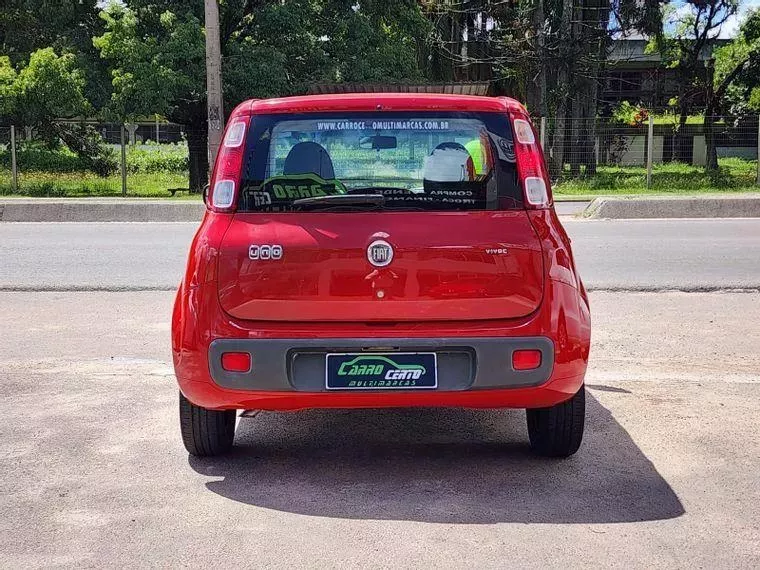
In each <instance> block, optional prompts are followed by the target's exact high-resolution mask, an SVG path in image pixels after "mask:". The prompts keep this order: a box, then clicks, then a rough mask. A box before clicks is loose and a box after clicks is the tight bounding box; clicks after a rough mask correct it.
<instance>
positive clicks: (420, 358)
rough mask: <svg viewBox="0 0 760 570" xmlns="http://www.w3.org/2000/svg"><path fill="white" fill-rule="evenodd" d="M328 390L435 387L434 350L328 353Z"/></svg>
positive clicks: (326, 377)
mask: <svg viewBox="0 0 760 570" xmlns="http://www.w3.org/2000/svg"><path fill="white" fill-rule="evenodd" d="M325 385H326V387H327V389H328V390H416V389H426V388H427V389H434V388H437V387H438V371H437V360H436V355H435V353H434V352H391V353H388V354H375V353H367V352H362V353H350V354H328V355H327V359H326V362H325Z"/></svg>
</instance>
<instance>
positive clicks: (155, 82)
mask: <svg viewBox="0 0 760 570" xmlns="http://www.w3.org/2000/svg"><path fill="white" fill-rule="evenodd" d="M203 18H204V13H203V0H190V1H181V0H128V1H126V2H125V3H112V4H111V5H109V6H108V8H107V9H106V10H105V11H104V13H103V19H104V22H105V30H106V31H105V33H104V34H102V35H100V36H98V37H96V38H95V39H94V44H95V46H96V47H97V48H98V50H99V51H100V53H101V56H102V57H103V58H104V59H105V60H106V61H107V62H108V63H109V65H110V66H111V68H112V82H113V88H114V93H113V96H112V102H111V109H112V111H113V112H115V113H116V114H118V115H119V116H121V117H130V116H135V115H148V114H153V113H160V114H162V115H164V116H165V117H167V118H168V119H170V120H171V121H174V122H177V123H180V124H182V125H184V126H185V129H186V133H187V139H188V147H189V154H190V161H189V162H190V187H191V189H192V190H194V191H197V190H199V189H200V188H201V187H202V186H203V185H204V184H205V182H206V173H207V171H208V159H207V149H206V145H207V125H206V76H205V43H204V42H205V39H204V29H203ZM220 28H221V48H222V68H223V80H224V86H223V87H224V99H225V111H226V113H229V112H230V111H231V110H232V108H233V107H234V105H235V104H237V103H238V102H240V101H242V100H244V99H247V98H250V97H253V98H256V97H259V98H261V97H272V96H279V95H292V94H298V93H303V92H305V91H306V90H307V89H308V87H309V85H311V84H313V83H315V82H319V81H365V80H372V81H376V80H384V79H403V78H417V77H419V76H420V70H419V68H418V66H417V60H416V57H415V51H414V48H415V45H416V44H417V42H419V41H420V37H422V36H424V35H425V34H426V28H425V20H424V18H422V16H421V13H420V10H419V7H418V6H417V4H416V2H414V1H413V0H391V1H385V2H383V1H382V0H366V1H364V2H361V3H357V2H355V1H349V0H326V1H317V0H284V1H281V0H227V1H224V2H221V3H220Z"/></svg>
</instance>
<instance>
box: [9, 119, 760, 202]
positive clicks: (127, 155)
mask: <svg viewBox="0 0 760 570" xmlns="http://www.w3.org/2000/svg"><path fill="white" fill-rule="evenodd" d="M61 124H65V123H61ZM535 124H536V128H537V130H538V131H539V133H540V138H541V144H542V145H543V148H544V150H545V154H546V156H547V161H548V162H549V163H550V164H551V167H552V175H553V177H554V178H555V180H557V181H558V182H559V186H558V190H559V192H560V193H561V192H562V184H564V183H565V182H567V181H569V180H574V179H584V180H586V181H587V182H588V181H589V180H591V181H592V182H593V181H594V180H596V181H597V182H599V184H596V187H597V188H601V190H599V191H600V192H604V190H605V188H607V189H609V188H610V185H611V184H612V185H614V184H617V183H618V182H617V181H616V180H613V177H614V176H618V177H623V176H624V177H626V180H627V181H628V182H629V183H630V181H631V180H633V181H634V182H635V184H636V185H638V187H641V186H643V185H647V186H652V185H653V179H654V182H655V184H654V187H655V188H657V187H659V186H658V184H657V182H658V180H660V178H658V177H659V176H661V174H662V173H663V172H665V171H668V169H671V170H673V169H680V170H679V175H678V177H676V178H673V177H671V182H672V181H673V180H675V182H672V183H673V184H677V185H680V186H681V187H682V188H683V189H684V190H688V189H689V186H690V185H691V184H692V182H693V181H696V179H697V177H698V176H699V175H700V173H704V166H705V163H706V161H707V158H708V156H707V155H708V144H707V140H706V137H705V130H704V126H703V119H702V118H693V117H692V118H690V119H689V120H688V121H687V123H686V124H685V125H679V124H678V121H677V119H676V118H672V119H669V120H663V119H662V118H658V119H654V118H652V117H649V118H646V119H645V120H642V121H639V122H633V123H632V124H625V123H622V122H619V121H613V120H610V119H579V118H566V119H563V120H558V119H556V118H552V117H547V118H538V119H535ZM91 127H93V129H94V132H96V133H97V135H99V136H100V138H101V139H102V141H105V142H106V148H107V149H110V150H109V151H108V152H107V153H106V154H107V156H106V157H104V158H103V160H100V161H98V160H96V161H92V160H87V158H86V157H85V158H83V157H82V156H80V155H77V154H76V153H74V152H72V151H70V150H68V149H67V148H66V145H64V144H62V143H61V142H60V140H58V139H57V138H56V137H57V136H58V135H59V134H60V132H59V131H58V130H56V129H53V128H51V129H50V130H47V131H40V130H37V129H29V128H24V127H18V126H16V127H10V126H2V125H0V195H7V194H22V195H29V196H50V197H55V196H89V195H91V196H126V195H133V196H169V195H170V194H171V195H173V193H174V192H175V191H176V190H178V189H187V188H188V186H189V181H188V170H189V161H188V148H187V142H186V141H187V139H188V137H192V136H194V135H195V136H197V135H198V133H193V132H189V131H187V130H186V129H184V128H183V127H181V126H179V125H172V124H166V123H159V124H158V125H156V124H155V123H142V124H134V125H120V124H117V123H100V124H91ZM759 129H760V117H743V118H727V117H715V120H714V126H713V133H714V141H715V145H714V146H715V152H716V154H717V157H718V163H719V165H720V167H721V171H723V172H728V173H729V174H731V173H736V176H734V179H736V180H738V182H736V184H734V185H735V186H742V187H747V186H751V185H752V184H756V183H760V178H758V160H757V157H758V145H759V143H760V138H759V137H758V130H759ZM157 141H160V142H157ZM85 154H86V153H85ZM414 159H415V160H424V157H422V156H419V157H417V156H415V157H414ZM595 177H597V178H595ZM605 177H606V180H607V182H606V184H607V185H606V186H605V185H604V184H602V183H601V182H600V181H601V180H602V179H603V178H605ZM610 180H613V181H612V182H610ZM724 182H725V178H724V179H723V180H721V181H720V182H719V183H714V182H710V183H709V184H711V187H716V188H721V187H722V186H721V185H722V184H724ZM694 183H695V184H696V182H694ZM595 191H596V190H595Z"/></svg>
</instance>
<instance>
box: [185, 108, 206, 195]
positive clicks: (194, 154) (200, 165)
mask: <svg viewBox="0 0 760 570" xmlns="http://www.w3.org/2000/svg"><path fill="white" fill-rule="evenodd" d="M185 134H186V135H187V149H188V151H189V170H190V192H193V193H198V192H202V191H203V187H204V186H205V185H206V184H208V170H209V164H208V126H207V125H206V123H205V122H203V123H193V124H190V125H187V127H186V131H185Z"/></svg>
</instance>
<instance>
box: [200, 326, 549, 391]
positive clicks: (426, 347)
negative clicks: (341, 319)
mask: <svg viewBox="0 0 760 570" xmlns="http://www.w3.org/2000/svg"><path fill="white" fill-rule="evenodd" d="M518 349H535V350H540V351H541V354H542V359H541V366H540V367H539V368H536V369H534V370H524V371H517V370H513V369H512V352H513V351H515V350H518ZM365 351H366V352H394V351H398V352H424V351H428V352H431V351H432V352H436V353H437V354H438V390H439V391H457V390H480V389H495V388H526V387H533V386H539V385H540V384H543V383H544V382H546V381H547V380H548V379H549V377H550V376H551V372H552V369H553V367H554V343H553V342H552V341H551V340H550V339H548V338H546V337H543V336H536V337H446V338H357V339H344V338H324V339H218V340H215V341H213V342H212V343H211V346H210V347H209V355H208V356H209V370H210V372H211V377H212V378H213V379H214V381H215V382H216V383H217V384H218V385H219V386H221V387H223V388H230V389H234V390H261V391H277V392H283V391H286V392H287V391H299V392H325V391H326V388H325V376H324V375H325V364H324V363H325V354H327V353H329V352H365ZM224 352H248V353H250V354H251V357H252V361H253V366H252V368H251V370H250V371H249V372H244V373H236V372H228V371H226V370H224V369H222V364H221V359H222V353H224ZM380 391H382V390H380Z"/></svg>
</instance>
